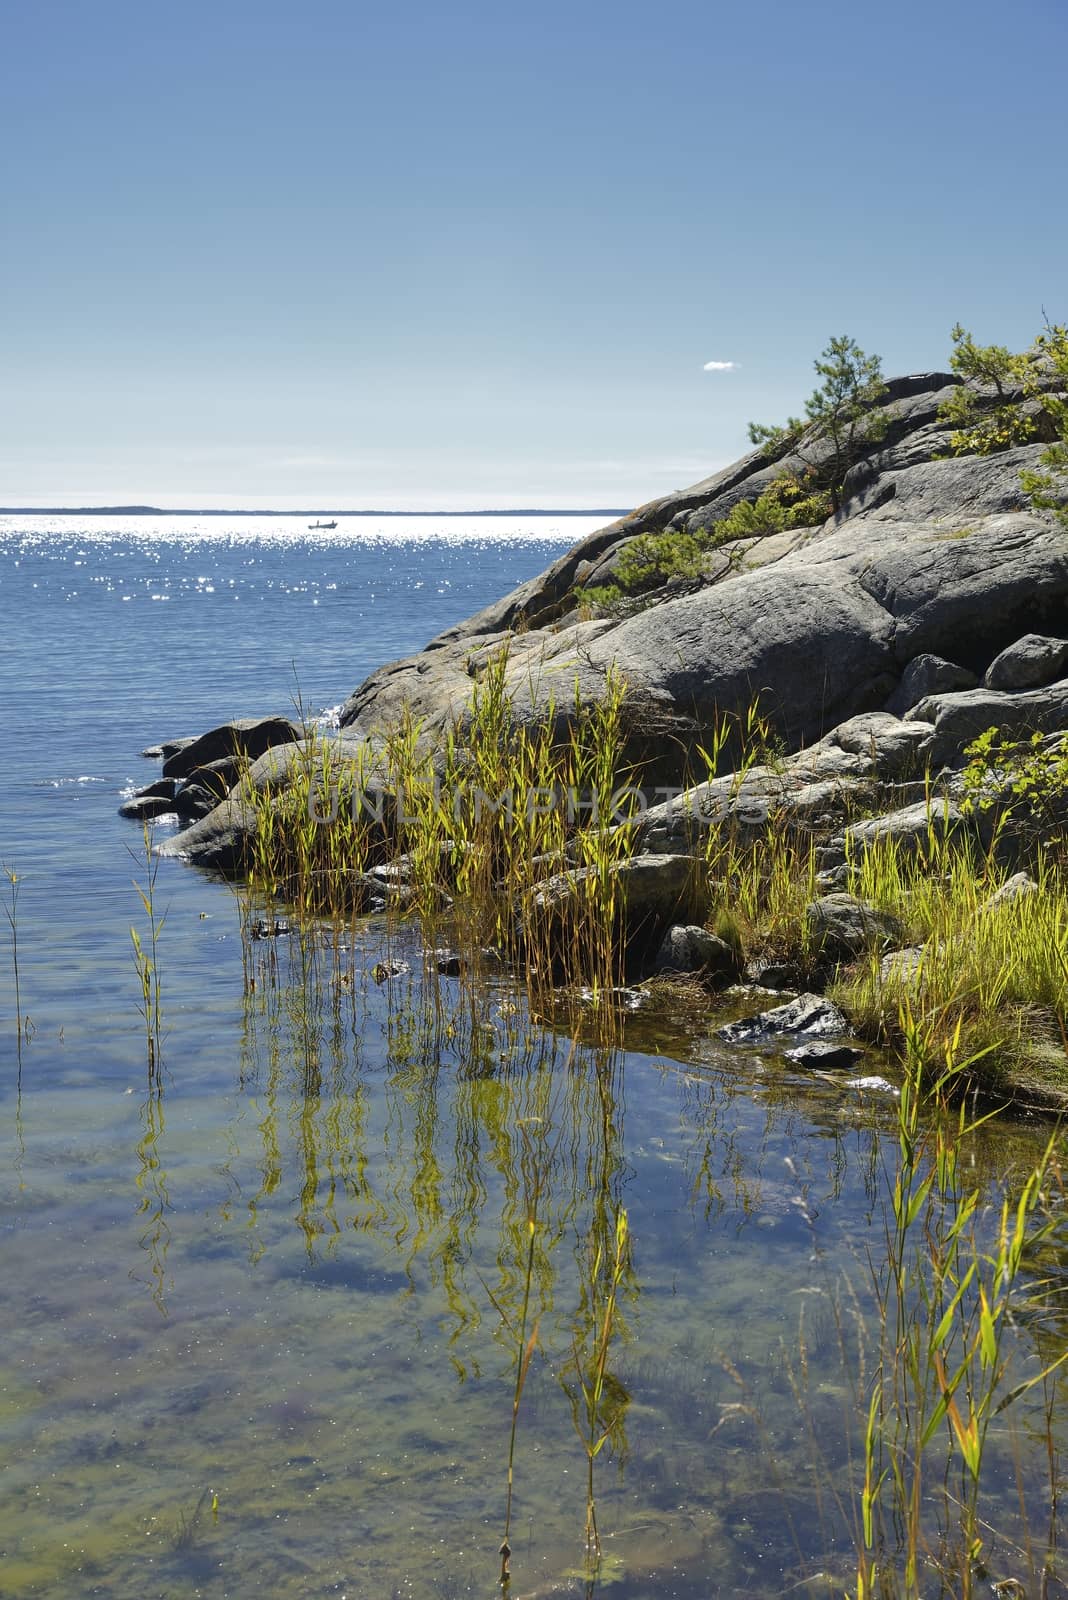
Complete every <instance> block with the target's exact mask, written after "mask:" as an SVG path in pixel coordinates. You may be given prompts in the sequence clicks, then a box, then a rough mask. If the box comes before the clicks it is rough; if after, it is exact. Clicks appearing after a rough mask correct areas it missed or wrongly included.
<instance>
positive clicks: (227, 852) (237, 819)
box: [156, 800, 256, 873]
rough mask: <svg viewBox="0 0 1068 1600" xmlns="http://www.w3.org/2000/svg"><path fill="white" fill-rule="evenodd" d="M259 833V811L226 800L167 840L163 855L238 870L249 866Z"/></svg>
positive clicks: (223, 869) (238, 801)
mask: <svg viewBox="0 0 1068 1600" xmlns="http://www.w3.org/2000/svg"><path fill="white" fill-rule="evenodd" d="M255 836H256V813H255V812H254V811H253V810H252V808H251V807H250V806H247V805H244V804H243V803H242V802H241V801H240V800H224V801H222V803H221V804H220V805H217V806H215V807H214V809H213V810H211V811H209V812H208V814H207V815H206V816H204V817H201V818H200V819H199V821H197V822H194V823H193V825H192V827H191V828H186V830H185V831H184V833H179V834H175V836H174V838H173V839H165V840H164V842H163V843H162V844H161V845H160V846H159V848H158V849H157V852H156V853H157V855H160V856H178V857H180V858H181V859H182V860H185V861H190V862H193V863H194V864H195V865H196V866H198V867H211V868H214V869H215V870H216V871H220V872H227V873H229V872H239V871H241V870H242V869H243V868H244V867H246V866H247V865H248V861H249V858H250V856H251V852H252V843H253V840H254V839H255Z"/></svg>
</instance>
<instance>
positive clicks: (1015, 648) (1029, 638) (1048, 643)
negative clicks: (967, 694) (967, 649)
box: [983, 633, 1068, 689]
mask: <svg viewBox="0 0 1068 1600" xmlns="http://www.w3.org/2000/svg"><path fill="white" fill-rule="evenodd" d="M1066 664H1068V639H1051V638H1049V637H1047V636H1046V635H1043V634H1039V633H1027V634H1025V635H1024V637H1023V638H1022V639H1017V641H1016V643H1015V644H1010V645H1009V647H1008V649H1007V650H1003V651H1002V652H1001V654H1000V655H999V656H998V657H997V659H996V660H995V661H992V662H991V663H990V665H989V667H988V668H987V670H986V672H985V673H984V674H983V688H984V689H1037V688H1041V687H1042V686H1043V685H1044V684H1047V683H1054V682H1055V681H1056V679H1057V678H1059V677H1061V676H1062V674H1063V672H1064V668H1065V665H1066Z"/></svg>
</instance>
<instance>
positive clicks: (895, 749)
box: [636, 711, 930, 851]
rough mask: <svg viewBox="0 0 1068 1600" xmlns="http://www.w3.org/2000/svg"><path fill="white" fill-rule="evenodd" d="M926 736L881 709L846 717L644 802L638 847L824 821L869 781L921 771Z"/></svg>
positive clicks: (695, 845)
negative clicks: (786, 746)
mask: <svg viewBox="0 0 1068 1600" xmlns="http://www.w3.org/2000/svg"><path fill="white" fill-rule="evenodd" d="M929 740H930V733H929V730H928V729H926V728H925V727H923V726H922V725H921V724H917V723H914V722H902V721H901V720H900V719H899V718H898V717H894V716H891V715H889V714H888V713H887V712H885V711H870V712H865V713H863V714H862V715H860V716H856V717H851V718H849V719H848V720H847V721H845V722H843V723H842V724H841V726H840V727H838V728H836V729H835V730H834V731H833V733H829V734H828V735H827V736H826V738H824V739H821V740H820V741H819V742H818V743H817V744H814V745H810V746H809V747H808V748H806V749H803V750H800V751H798V752H797V754H796V755H793V756H787V757H784V758H783V759H782V760H781V761H779V762H776V763H775V764H774V765H770V764H761V765H757V766H753V767H750V768H749V769H748V770H747V771H744V772H742V773H740V774H734V773H727V774H725V775H724V776H723V777H719V778H712V779H710V780H708V781H707V782H705V783H699V784H695V785H694V786H693V787H692V788H688V789H684V790H683V791H682V792H681V793H680V794H677V795H673V796H671V798H669V799H667V800H664V801H661V802H659V803H658V804H654V805H650V806H648V807H647V809H646V810H645V812H644V813H643V814H642V816H641V818H640V820H639V822H638V825H637V833H636V838H637V841H638V847H639V848H641V849H646V850H661V851H662V850H681V851H686V850H695V849H703V848H704V845H705V842H706V840H707V837H708V835H709V833H710V832H711V831H712V830H713V829H714V828H716V827H719V826H728V827H729V829H730V830H731V831H733V832H736V833H738V834H741V835H742V837H743V838H744V837H746V836H749V837H752V838H759V837H760V835H761V834H762V833H763V832H764V831H765V829H766V828H767V826H768V823H769V822H770V821H772V820H773V819H774V821H775V823H776V825H777V826H793V827H798V828H809V829H810V828H814V827H818V826H826V825H828V824H829V823H831V822H833V821H834V820H835V819H838V820H840V819H841V818H842V817H843V816H844V815H847V814H848V812H849V810H850V808H851V807H852V808H855V807H856V805H857V803H858V801H860V800H861V799H863V798H864V797H865V796H866V795H868V794H869V793H872V792H874V791H873V785H874V784H876V783H879V784H882V783H889V782H893V781H896V780H897V779H899V778H901V777H902V776H903V775H904V774H905V773H907V772H910V771H915V770H922V767H923V762H924V758H925V753H926V749H927V745H928V742H929Z"/></svg>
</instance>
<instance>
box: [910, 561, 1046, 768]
mask: <svg viewBox="0 0 1068 1600" xmlns="http://www.w3.org/2000/svg"><path fill="white" fill-rule="evenodd" d="M1066 543H1068V541H1066ZM908 720H909V721H914V722H924V723H927V724H928V726H930V727H931V728H932V729H933V732H932V734H931V738H930V743H929V745H928V747H927V748H928V751H929V754H930V758H931V762H932V765H934V766H949V767H954V766H958V767H959V766H961V765H962V764H963V762H964V760H965V757H964V750H965V747H966V746H967V745H969V744H971V742H972V740H973V739H977V738H978V737H979V735H980V734H981V733H985V732H986V730H987V729H988V728H1001V729H1002V730H1003V732H1004V733H1005V735H1006V736H1007V737H1009V738H1021V737H1026V736H1027V735H1029V734H1031V733H1054V732H1057V731H1058V730H1060V729H1062V728H1064V727H1066V726H1068V679H1061V681H1060V682H1059V683H1053V684H1050V685H1048V686H1047V687H1046V688H1043V689H1022V690H1017V691H1016V692H1009V691H1005V690H997V689H984V688H980V689H968V690H965V691H964V692H962V693H960V694H936V695H931V696H929V697H928V699H926V700H921V701H920V704H919V705H918V706H914V707H913V709H912V710H911V711H910V712H909V714H908Z"/></svg>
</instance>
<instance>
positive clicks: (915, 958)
mask: <svg viewBox="0 0 1068 1600" xmlns="http://www.w3.org/2000/svg"><path fill="white" fill-rule="evenodd" d="M926 948H927V947H926V946H925V945H922V944H912V945H908V946H907V947H906V948H905V949H904V950H890V951H888V952H887V954H886V955H885V956H883V959H882V961H880V963H879V980H880V982H881V983H909V982H911V980H912V979H913V978H914V977H915V976H916V974H917V972H918V971H919V970H920V966H921V963H922V962H923V958H924V955H925V954H926Z"/></svg>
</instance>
